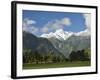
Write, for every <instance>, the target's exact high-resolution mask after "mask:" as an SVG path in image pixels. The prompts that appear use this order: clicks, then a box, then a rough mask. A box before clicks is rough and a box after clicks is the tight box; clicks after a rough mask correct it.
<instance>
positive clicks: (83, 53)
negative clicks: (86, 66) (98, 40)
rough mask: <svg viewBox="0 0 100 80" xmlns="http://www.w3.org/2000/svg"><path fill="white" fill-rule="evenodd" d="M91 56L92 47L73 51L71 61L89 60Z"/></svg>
mask: <svg viewBox="0 0 100 80" xmlns="http://www.w3.org/2000/svg"><path fill="white" fill-rule="evenodd" d="M90 58H91V54H90V49H85V50H84V49H83V50H78V51H72V52H71V54H70V56H69V60H70V61H87V60H90Z"/></svg>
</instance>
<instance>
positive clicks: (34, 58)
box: [23, 49, 66, 64]
mask: <svg viewBox="0 0 100 80" xmlns="http://www.w3.org/2000/svg"><path fill="white" fill-rule="evenodd" d="M64 61H66V59H65V58H64V57H61V56H57V55H54V53H53V52H50V53H47V54H39V53H38V51H32V50H30V49H29V50H24V51H23V63H33V64H41V63H56V62H64Z"/></svg>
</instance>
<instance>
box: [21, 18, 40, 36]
mask: <svg viewBox="0 0 100 80" xmlns="http://www.w3.org/2000/svg"><path fill="white" fill-rule="evenodd" d="M34 24H36V21H34V20H30V19H28V18H25V19H24V20H23V31H27V32H30V33H33V34H34V33H36V32H38V28H36V27H35V26H34Z"/></svg>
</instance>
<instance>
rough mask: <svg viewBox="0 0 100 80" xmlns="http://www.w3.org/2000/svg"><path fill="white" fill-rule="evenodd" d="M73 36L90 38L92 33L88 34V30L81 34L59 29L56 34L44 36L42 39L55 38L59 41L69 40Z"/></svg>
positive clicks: (51, 33)
mask: <svg viewBox="0 0 100 80" xmlns="http://www.w3.org/2000/svg"><path fill="white" fill-rule="evenodd" d="M72 35H75V36H89V35H90V33H89V32H88V30H84V31H80V32H77V33H75V32H67V31H64V30H63V29H58V30H56V31H55V32H54V33H53V32H50V33H49V34H42V35H41V36H40V37H45V38H52V37H54V38H57V39H59V40H67V39H68V38H69V37H71V36H72Z"/></svg>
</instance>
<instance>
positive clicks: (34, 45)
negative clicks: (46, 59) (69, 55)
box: [23, 31, 64, 57]
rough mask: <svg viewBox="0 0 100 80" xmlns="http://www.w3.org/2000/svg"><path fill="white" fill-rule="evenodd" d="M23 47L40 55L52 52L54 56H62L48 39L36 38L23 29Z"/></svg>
mask: <svg viewBox="0 0 100 80" xmlns="http://www.w3.org/2000/svg"><path fill="white" fill-rule="evenodd" d="M23 49H31V50H32V51H33V52H35V51H37V52H38V53H39V54H41V55H46V54H48V53H52V54H53V55H55V56H60V57H64V55H63V54H62V53H60V52H59V51H58V50H57V49H56V48H55V47H54V46H53V45H52V43H51V42H50V41H49V40H48V39H46V38H41V37H40V38H38V37H36V36H35V35H33V34H31V33H28V32H25V31H24V32H23Z"/></svg>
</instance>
